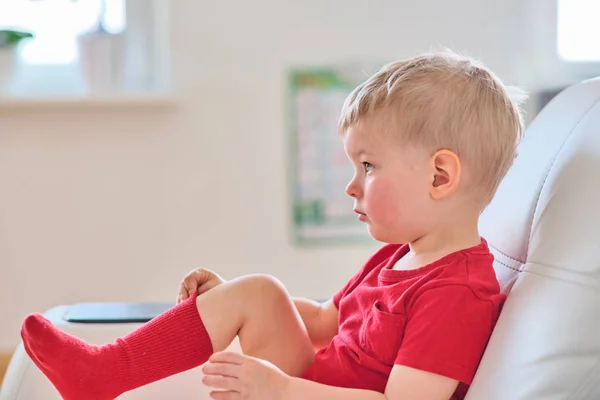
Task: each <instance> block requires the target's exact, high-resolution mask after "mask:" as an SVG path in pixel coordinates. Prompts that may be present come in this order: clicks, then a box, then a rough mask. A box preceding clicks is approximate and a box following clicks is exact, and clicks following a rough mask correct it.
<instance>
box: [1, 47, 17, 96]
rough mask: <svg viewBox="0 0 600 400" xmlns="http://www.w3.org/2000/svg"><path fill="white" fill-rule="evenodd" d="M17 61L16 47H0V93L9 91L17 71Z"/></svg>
mask: <svg viewBox="0 0 600 400" xmlns="http://www.w3.org/2000/svg"><path fill="white" fill-rule="evenodd" d="M17 61H18V57H17V48H16V47H12V46H11V47H0V92H5V91H7V90H8V89H9V87H10V83H11V80H12V79H13V76H14V74H15V71H16V69H17Z"/></svg>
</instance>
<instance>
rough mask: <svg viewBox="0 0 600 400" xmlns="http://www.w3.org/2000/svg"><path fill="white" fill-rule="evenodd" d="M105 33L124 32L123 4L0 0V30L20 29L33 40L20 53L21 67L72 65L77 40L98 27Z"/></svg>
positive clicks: (99, 0)
mask: <svg viewBox="0 0 600 400" xmlns="http://www.w3.org/2000/svg"><path fill="white" fill-rule="evenodd" d="M100 23H102V26H103V27H104V28H105V29H106V31H108V32H109V33H121V32H122V31H123V30H124V28H125V0H79V1H73V0H2V1H0V26H1V27H9V28H18V29H24V30H27V31H30V32H33V33H34V34H35V39H34V40H32V41H30V42H29V43H25V44H24V45H23V46H22V47H21V48H20V49H19V52H20V56H21V60H22V62H23V63H25V64H34V65H35V64H38V65H43V64H46V65H57V64H73V63H76V62H77V60H78V56H79V54H78V46H77V38H78V36H79V35H82V34H85V33H88V32H93V31H95V30H96V29H98V26H99V24H100Z"/></svg>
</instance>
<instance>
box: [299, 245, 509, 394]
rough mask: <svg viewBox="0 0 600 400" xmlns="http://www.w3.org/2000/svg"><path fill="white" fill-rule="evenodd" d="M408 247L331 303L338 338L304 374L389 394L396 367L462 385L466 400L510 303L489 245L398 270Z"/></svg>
mask: <svg viewBox="0 0 600 400" xmlns="http://www.w3.org/2000/svg"><path fill="white" fill-rule="evenodd" d="M408 250H409V248H408V245H386V246H384V247H383V248H381V249H380V250H379V251H378V252H377V253H375V254H374V255H373V256H372V257H371V258H370V259H369V260H368V261H367V263H366V264H365V265H364V266H363V268H362V269H361V270H360V271H359V272H358V274H356V275H355V276H354V277H353V278H352V279H351V280H350V281H349V282H348V283H347V284H346V286H345V287H344V288H343V289H342V290H341V291H340V292H338V293H337V294H336V295H335V296H334V297H333V301H334V304H335V305H336V307H337V308H338V310H339V317H338V334H337V335H336V336H335V337H334V338H333V340H332V342H331V343H330V344H329V346H328V347H326V348H325V349H322V350H321V351H319V352H318V353H317V354H316V355H315V361H314V363H313V365H312V366H311V367H310V368H309V369H308V370H307V371H306V372H305V373H304V374H303V377H304V378H306V379H310V380H312V381H316V382H320V383H323V384H326V385H331V386H340V387H347V388H357V389H369V390H375V391H377V392H380V393H383V392H384V391H385V386H386V384H387V381H388V378H389V376H390V372H391V370H392V367H393V366H394V364H400V365H405V366H408V367H412V368H416V369H419V370H423V371H428V372H432V373H435V374H439V375H443V376H447V377H449V378H452V379H456V380H458V381H460V384H459V386H458V388H457V390H456V392H455V393H454V396H453V397H452V399H453V400H458V399H463V398H464V396H465V394H466V391H467V389H468V385H470V384H471V381H472V380H473V376H474V375H475V371H476V369H477V366H478V364H479V361H480V359H481V356H482V355H483V352H484V349H485V347H486V345H487V342H488V340H489V337H490V335H491V333H492V329H493V327H494V325H495V323H496V320H497V318H498V315H499V313H500V309H501V306H502V304H503V302H504V299H505V296H504V295H503V294H501V293H500V287H499V285H498V281H497V279H496V275H495V273H494V269H493V267H492V262H493V256H492V254H491V253H490V251H489V248H488V246H487V242H486V241H485V240H484V239H482V241H481V244H480V245H478V246H475V247H472V248H469V249H465V250H462V251H458V252H455V253H452V254H449V255H447V256H445V257H443V258H442V259H440V260H438V261H436V262H434V263H432V264H429V265H426V266H424V267H421V268H418V269H414V270H393V269H392V268H393V266H394V264H395V263H396V261H398V260H399V259H400V258H401V257H402V256H404V255H405V254H406V253H407V252H408Z"/></svg>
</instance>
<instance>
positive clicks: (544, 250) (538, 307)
mask: <svg viewBox="0 0 600 400" xmlns="http://www.w3.org/2000/svg"><path fill="white" fill-rule="evenodd" d="M599 103H600V79H599V78H596V79H592V80H588V81H585V82H582V83H579V84H577V85H574V86H572V87H570V88H568V89H566V90H564V91H563V92H561V93H560V94H559V95H558V96H557V97H555V98H554V99H553V100H552V101H551V102H550V103H549V104H548V105H547V106H546V107H544V109H543V110H542V111H541V113H540V114H539V115H538V116H537V117H536V119H535V120H534V121H533V123H532V124H531V125H530V127H529V128H528V129H527V132H526V136H525V139H524V141H523V143H522V145H521V146H520V149H519V156H518V158H517V160H516V161H515V165H514V166H513V168H512V169H511V171H510V172H509V174H508V176H507V177H506V179H505V180H504V182H503V183H502V184H501V187H500V188H499V191H498V193H497V194H496V196H495V198H494V201H493V203H492V204H491V205H490V207H489V208H488V209H487V210H486V211H485V213H484V215H483V217H482V219H481V225H480V226H481V234H482V235H483V236H484V237H486V238H487V239H488V242H489V244H490V246H491V247H492V251H493V253H494V256H495V259H496V260H495V269H496V275H497V276H498V279H499V280H500V283H501V285H502V287H503V288H504V290H505V291H506V292H509V291H510V295H509V296H508V299H507V301H506V303H505V305H504V308H503V310H502V313H501V316H500V319H499V321H498V324H497V325H496V329H495V330H494V333H493V335H492V338H491V340H490V342H489V344H488V347H487V350H486V352H485V355H484V357H483V360H482V362H481V364H480V367H479V369H478V371H477V375H476V377H475V381H474V382H473V385H472V386H471V389H470V390H469V394H468V396H467V399H468V400H480V399H485V400H500V399H502V400H506V399H510V400H538V399H539V400H542V399H543V400H554V399H557V400H558V399H565V400H566V399H569V400H581V399H586V400H587V399H589V400H592V399H600V210H599V208H600V176H599V175H598V173H599V171H600V104H599Z"/></svg>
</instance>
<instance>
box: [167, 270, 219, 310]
mask: <svg viewBox="0 0 600 400" xmlns="http://www.w3.org/2000/svg"><path fill="white" fill-rule="evenodd" d="M225 282H226V281H225V279H223V278H221V277H220V276H219V275H217V274H215V273H214V272H212V271H209V270H207V269H204V268H198V269H196V270H194V271H192V272H190V273H189V274H187V275H186V276H185V278H183V281H181V286H180V287H179V296H178V297H177V304H179V303H181V302H182V301H184V300H185V299H187V298H188V297H190V296H191V295H193V294H194V293H195V292H196V291H197V292H198V294H202V293H204V292H206V291H207V290H209V289H212V288H214V287H215V286H217V285H220V284H221V283H225Z"/></svg>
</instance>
